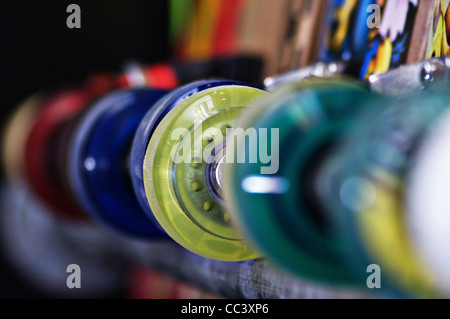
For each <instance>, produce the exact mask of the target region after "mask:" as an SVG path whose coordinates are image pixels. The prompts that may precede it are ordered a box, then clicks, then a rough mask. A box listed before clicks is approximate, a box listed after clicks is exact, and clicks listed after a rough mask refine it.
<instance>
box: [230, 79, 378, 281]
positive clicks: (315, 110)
mask: <svg viewBox="0 0 450 319" xmlns="http://www.w3.org/2000/svg"><path fill="white" fill-rule="evenodd" d="M373 100H374V96H373V95H372V94H370V93H369V92H368V90H366V88H365V87H364V86H362V85H361V84H359V83H356V82H346V81H345V80H319V79H317V80H316V79H313V80H309V81H304V82H302V83H299V84H294V85H291V86H287V87H284V88H282V89H280V90H278V91H277V92H275V93H273V95H271V96H270V97H268V98H266V99H262V100H260V101H259V102H257V103H255V105H253V106H252V108H250V109H249V110H248V112H246V113H245V114H243V116H242V117H241V118H240V119H239V121H238V122H237V123H236V125H235V127H236V128H242V129H244V130H255V134H257V135H258V140H257V142H258V143H259V144H258V148H259V149H258V153H259V158H258V159H257V160H256V161H253V162H245V163H226V164H225V165H224V166H225V168H224V177H225V178H224V183H225V187H224V193H225V199H226V200H225V201H226V203H227V205H228V207H229V210H230V212H231V213H232V217H233V220H235V221H236V223H237V226H238V228H239V229H241V231H242V233H243V234H245V235H246V237H247V238H248V240H249V241H250V242H251V243H252V244H253V245H254V246H255V247H256V249H258V250H259V251H261V252H262V253H263V254H264V255H265V256H267V258H269V259H271V260H272V261H273V262H274V263H276V264H278V265H279V266H281V267H283V268H284V269H287V270H288V271H290V272H292V273H294V274H297V275H300V276H302V277H305V278H308V279H312V280H316V281H320V282H323V283H326V284H335V285H361V284H363V283H364V282H365V275H366V273H365V272H361V273H360V274H359V273H356V272H354V271H353V270H354V269H353V264H352V261H353V258H355V256H351V257H350V258H349V255H348V254H349V252H348V251H347V249H346V244H347V243H346V242H345V236H341V234H340V232H339V229H338V228H337V227H334V224H333V220H332V218H331V217H329V216H328V215H327V213H326V208H325V207H324V205H323V204H322V203H321V200H322V199H321V197H320V188H321V185H320V181H321V180H322V178H321V177H322V176H320V175H321V174H322V172H321V169H320V168H321V167H323V166H325V163H326V162H327V160H328V159H329V158H330V154H332V152H333V150H334V148H336V147H337V146H338V145H340V143H341V141H342V140H345V137H346V134H348V132H349V131H351V129H352V127H353V126H354V125H355V118H356V114H358V113H359V112H362V110H364V109H366V108H369V107H370V106H371V103H372V101H373ZM253 144H254V143H253ZM253 144H252V143H251V142H248V140H246V139H242V138H241V139H238V141H237V143H236V145H235V149H234V151H235V154H247V155H248V154H249V152H250V151H251V150H252V148H253V152H254V151H256V149H255V148H254V145H253ZM261 150H263V152H262V153H261ZM269 153H271V154H269ZM264 155H266V157H264ZM267 155H271V157H272V158H271V161H272V162H269V161H268V158H267ZM269 164H270V165H269Z"/></svg>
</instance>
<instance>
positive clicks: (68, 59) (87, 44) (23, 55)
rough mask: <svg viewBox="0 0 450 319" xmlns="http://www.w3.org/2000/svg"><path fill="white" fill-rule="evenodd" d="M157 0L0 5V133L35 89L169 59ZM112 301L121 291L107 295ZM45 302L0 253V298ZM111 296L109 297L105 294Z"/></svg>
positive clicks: (163, 6)
mask: <svg viewBox="0 0 450 319" xmlns="http://www.w3.org/2000/svg"><path fill="white" fill-rule="evenodd" d="M71 3H75V4H78V5H79V6H80V7H81V29H68V28H67V26H66V19H67V17H68V16H69V13H67V12H66V9H67V6H68V5H69V4H71ZM170 53H171V49H170V47H169V41H168V4H167V1H165V0H157V1H155V0H114V1H111V0H85V1H82V0H76V1H74V0H72V1H65V0H53V1H50V0H39V1H36V0H30V1H1V2H0V78H1V88H2V89H1V94H2V96H1V104H0V120H1V121H0V128H2V127H3V124H4V122H5V121H6V119H7V116H8V115H9V114H10V113H11V111H12V109H13V108H14V107H15V106H16V105H17V104H18V103H19V102H20V101H22V100H23V99H25V98H26V97H28V96H30V95H31V94H33V93H36V92H38V91H41V90H48V89H55V88H58V87H61V86H64V85H67V84H70V83H72V82H75V81H79V80H82V79H84V78H86V77H87V76H88V75H90V74H91V73H92V72H95V71H99V70H104V71H113V72H117V71H119V70H120V69H121V68H122V66H123V64H124V63H125V62H126V61H128V60H130V59H134V60H137V61H139V62H143V63H152V62H157V61H163V60H168V59H170V57H171V56H170ZM111 294H112V296H113V297H120V296H121V292H120V291H119V292H111ZM34 297H38V298H40V297H52V296H46V295H44V294H43V293H42V292H40V291H37V290H35V289H33V288H32V287H30V286H29V285H28V284H27V283H26V282H25V281H24V280H22V279H21V278H20V277H19V276H17V274H15V272H14V270H13V269H12V267H10V266H9V265H8V263H7V261H5V260H4V258H3V257H1V252H0V298H34ZM105 297H111V296H105Z"/></svg>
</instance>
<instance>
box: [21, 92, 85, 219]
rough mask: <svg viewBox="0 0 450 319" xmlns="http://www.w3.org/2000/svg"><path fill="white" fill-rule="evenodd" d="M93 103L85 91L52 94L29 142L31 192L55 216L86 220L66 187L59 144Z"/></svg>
mask: <svg viewBox="0 0 450 319" xmlns="http://www.w3.org/2000/svg"><path fill="white" fill-rule="evenodd" d="M91 100H92V96H91V95H90V94H88V93H87V92H86V91H85V90H83V89H81V88H74V89H66V90H64V91H61V92H59V93H57V94H54V95H53V94H51V95H49V97H48V98H46V99H45V100H44V101H43V102H42V106H41V107H40V110H39V111H38V114H37V115H36V119H35V120H34V123H33V124H32V127H31V129H30V131H29V133H28V136H27V140H26V143H25V152H24V164H25V173H26V177H27V180H28V182H29V184H30V187H31V189H32V190H33V192H34V193H35V194H36V195H37V196H38V197H39V198H40V199H41V200H43V202H44V203H45V204H46V205H47V206H48V207H49V208H51V210H52V211H53V212H54V213H56V214H57V215H58V216H63V217H65V218H70V219H72V220H84V219H85V214H84V212H83V211H82V210H81V209H80V207H79V206H78V205H77V203H76V201H75V200H74V199H73V197H72V196H71V194H69V193H68V192H65V190H64V187H63V186H62V183H61V179H60V176H61V175H60V174H59V173H60V172H61V171H62V170H63V168H62V161H59V160H58V159H57V158H59V156H60V155H61V154H60V153H58V152H56V149H55V145H56V142H57V140H58V138H59V137H60V136H61V135H60V134H61V131H62V130H63V129H64V127H65V126H66V125H67V123H69V122H70V120H71V119H73V118H74V117H76V116H77V115H78V114H80V113H81V112H82V111H83V110H84V109H85V108H86V107H87V106H88V105H89V103H90V102H91ZM55 152H56V153H58V154H56V153H55Z"/></svg>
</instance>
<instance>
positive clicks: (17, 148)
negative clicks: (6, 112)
mask: <svg viewBox="0 0 450 319" xmlns="http://www.w3.org/2000/svg"><path fill="white" fill-rule="evenodd" d="M42 98H43V97H42V95H41V94H35V95H33V96H31V97H29V98H28V99H26V100H25V101H24V102H23V103H21V104H20V105H19V106H18V107H17V109H16V110H15V111H14V113H13V114H12V115H11V117H10V118H9V120H8V122H7V125H6V126H5V129H4V131H3V134H2V150H1V152H2V165H3V169H4V171H5V175H6V178H7V181H8V183H9V184H10V185H12V186H17V185H18V184H22V183H23V181H24V178H25V176H24V166H25V164H24V160H25V155H24V152H25V143H26V140H27V137H28V134H29V131H30V129H31V126H32V124H33V121H34V119H35V117H36V114H37V112H38V110H39V108H40V106H41V105H42Z"/></svg>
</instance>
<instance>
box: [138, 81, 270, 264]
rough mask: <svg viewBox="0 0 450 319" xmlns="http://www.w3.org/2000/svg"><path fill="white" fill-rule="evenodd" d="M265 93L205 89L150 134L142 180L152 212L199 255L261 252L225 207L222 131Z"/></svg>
mask: <svg viewBox="0 0 450 319" xmlns="http://www.w3.org/2000/svg"><path fill="white" fill-rule="evenodd" d="M216 83H217V82H216ZM196 85H198V84H196ZM203 85H204V84H203ZM213 86H215V84H214V85H213ZM189 90H190V89H189ZM182 91H183V90H182ZM182 91H180V92H181V93H182ZM182 94H186V93H182ZM266 94H268V93H266V92H264V91H262V90H259V89H256V88H253V87H250V86H244V85H230V84H227V85H222V86H216V87H212V88H207V89H204V90H202V91H200V92H198V93H195V94H193V95H192V96H190V97H187V98H185V99H184V100H182V101H180V102H179V103H178V104H177V105H176V106H175V107H174V108H173V109H172V110H171V111H170V112H169V113H168V114H167V115H166V116H165V117H164V118H163V119H162V120H161V122H160V124H159V125H158V126H157V127H156V129H155V130H154V132H153V134H152V136H151V138H150V142H149V144H148V147H147V149H146V152H145V157H144V165H143V180H144V188H145V193H146V198H147V200H148V203H149V205H150V207H151V211H152V212H153V214H154V216H155V218H156V220H157V221H158V222H159V224H160V225H161V227H162V228H163V229H164V230H165V231H166V232H167V234H168V235H170V236H171V237H172V238H173V239H174V240H175V241H176V242H178V243H179V244H180V245H182V246H183V247H185V248H186V249H188V250H190V251H192V252H194V253H196V254H198V255H201V256H204V257H207V258H210V259H216V260H224V261H241V260H248V259H254V258H256V257H258V256H259V254H258V253H256V252H255V251H254V250H253V249H251V248H250V247H249V246H248V245H247V242H246V241H245V240H244V239H243V238H242V236H241V235H240V234H238V233H237V232H236V231H235V229H234V227H233V225H232V224H231V222H230V219H229V217H230V216H229V214H228V212H227V211H226V210H225V209H224V204H223V200H222V197H221V187H222V186H221V183H222V181H221V179H222V166H223V165H222V160H223V158H224V149H225V147H226V143H225V138H224V135H223V133H222V132H226V128H228V127H233V125H234V121H235V120H236V119H237V118H238V116H239V115H240V114H241V112H242V110H244V109H245V108H246V107H247V106H249V105H251V104H252V103H253V102H254V101H255V100H256V99H258V98H260V97H262V96H265V95H266ZM141 167H142V166H141Z"/></svg>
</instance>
